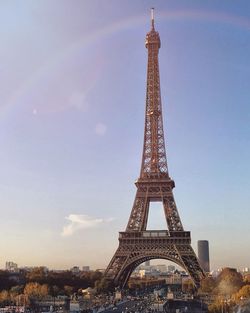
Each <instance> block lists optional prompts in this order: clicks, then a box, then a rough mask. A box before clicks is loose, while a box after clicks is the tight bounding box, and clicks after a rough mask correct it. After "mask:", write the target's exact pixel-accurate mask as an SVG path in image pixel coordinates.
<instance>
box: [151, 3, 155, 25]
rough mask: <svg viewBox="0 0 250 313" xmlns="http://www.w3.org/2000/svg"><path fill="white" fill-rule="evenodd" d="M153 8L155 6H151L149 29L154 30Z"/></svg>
mask: <svg viewBox="0 0 250 313" xmlns="http://www.w3.org/2000/svg"><path fill="white" fill-rule="evenodd" d="M154 9H155V8H151V30H155V19H154Z"/></svg>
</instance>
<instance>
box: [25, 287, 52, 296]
mask: <svg viewBox="0 0 250 313" xmlns="http://www.w3.org/2000/svg"><path fill="white" fill-rule="evenodd" d="M24 294H25V295H26V296H28V298H29V299H31V298H35V299H44V298H45V297H47V296H48V294H49V287H48V285H46V284H43V285H41V284H39V283H28V284H26V286H25V288H24Z"/></svg>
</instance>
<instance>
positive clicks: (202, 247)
mask: <svg viewBox="0 0 250 313" xmlns="http://www.w3.org/2000/svg"><path fill="white" fill-rule="evenodd" d="M198 259H199V262H200V265H201V267H202V268H203V270H204V271H205V272H206V273H209V272H210V263H209V245H208V241H207V240H198Z"/></svg>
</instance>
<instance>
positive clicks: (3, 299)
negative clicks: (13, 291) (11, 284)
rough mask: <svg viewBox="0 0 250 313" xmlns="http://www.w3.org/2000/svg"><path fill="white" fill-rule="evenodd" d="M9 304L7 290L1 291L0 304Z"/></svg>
mask: <svg viewBox="0 0 250 313" xmlns="http://www.w3.org/2000/svg"><path fill="white" fill-rule="evenodd" d="M9 302H10V295H9V292H8V291H7V290H3V291H1V292H0V303H1V304H2V305H6V304H9Z"/></svg>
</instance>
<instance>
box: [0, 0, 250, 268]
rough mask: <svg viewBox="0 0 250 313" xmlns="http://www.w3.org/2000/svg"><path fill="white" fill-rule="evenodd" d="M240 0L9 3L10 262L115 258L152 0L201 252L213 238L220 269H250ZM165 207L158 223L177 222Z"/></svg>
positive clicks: (179, 194)
mask: <svg viewBox="0 0 250 313" xmlns="http://www.w3.org/2000/svg"><path fill="white" fill-rule="evenodd" d="M238 3H240V5H237V6H236V4H235V3H234V2H233V1H215V2H213V3H211V2H210V1H202V2H201V1H190V2H189V4H188V5H187V4H186V2H184V1H168V2H167V3H165V1H158V2H156V1H147V2H146V4H145V2H143V1H138V2H137V3H136V4H133V5H132V4H129V3H124V2H122V1H107V2H105V5H104V4H103V3H100V2H98V1H85V2H81V1H76V2H75V5H74V6H73V5H72V3H70V2H68V1H60V5H59V1H55V2H53V4H51V2H49V1H44V2H42V3H38V2H37V3H34V2H32V1H27V2H25V4H22V5H21V4H17V3H15V4H14V3H8V2H7V1H6V2H3V3H1V5H0V7H1V10H0V14H1V23H2V27H1V31H2V40H3V43H2V46H1V48H0V55H1V59H2V62H3V63H2V65H1V85H2V91H1V94H2V103H1V106H0V142H1V146H2V147H3V149H2V151H1V153H0V173H1V177H2V179H1V184H0V188H1V192H0V205H1V215H2V218H1V230H2V234H3V236H1V240H0V246H1V254H0V267H4V263H5V261H6V260H12V261H15V262H16V263H18V264H19V265H20V266H23V265H31V266H32V265H33V266H34V265H46V266H48V267H49V268H69V267H71V266H72V265H75V264H78V265H80V266H82V265H84V264H89V265H90V266H91V268H104V267H105V266H107V264H108V262H109V259H110V257H111V256H112V255H113V253H114V251H115V249H116V246H117V233H118V231H122V230H124V229H125V227H126V223H127V220H128V217H129V214H130V211H131V207H132V203H133V199H134V193H135V186H134V185H133V184H134V181H135V179H136V178H137V177H138V175H139V170H140V162H141V153H142V143H143V127H144V110H145V93H146V66H147V63H146V62H147V51H146V49H145V47H144V40H145V36H146V33H147V32H148V30H149V28H150V7H152V6H154V7H155V25H156V29H157V31H159V33H160V36H161V41H162V47H161V49H160V52H159V63H160V76H161V92H162V103H163V117H164V131H165V140H166V150H167V157H168V166H169V172H170V176H171V177H172V178H173V179H174V181H175V183H176V188H175V189H174V195H175V200H176V202H177V206H178V210H179V212H180V215H181V217H182V222H183V224H184V228H185V230H190V231H191V233H192V246H193V247H194V248H195V250H196V251H197V249H196V248H197V247H196V245H197V240H202V239H206V240H209V245H210V261H211V268H212V269H215V268H219V267H223V266H231V267H237V268H243V267H248V266H249V263H250V261H249V259H250V253H249V238H248V234H247V230H248V220H249V217H250V213H249V187H250V183H249V179H248V177H249V172H250V167H249V164H248V160H249V157H250V148H249V143H250V132H249V130H250V126H249V118H250V108H249V97H248V96H249V78H250V77H249V76H250V60H249V57H248V55H249V53H250V40H249V39H250V14H249V10H247V8H250V5H249V4H247V3H246V2H245V1H239V2H238ZM52 11H53V13H52ZM138 125H140V127H137V126H138ZM160 209H161V208H159V207H158V206H157V205H154V206H153V207H152V208H151V210H150V215H149V222H150V223H149V224H150V225H149V228H151V229H152V228H163V227H164V225H165V227H166V226H167V225H166V223H162V217H163V210H161V211H160Z"/></svg>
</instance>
